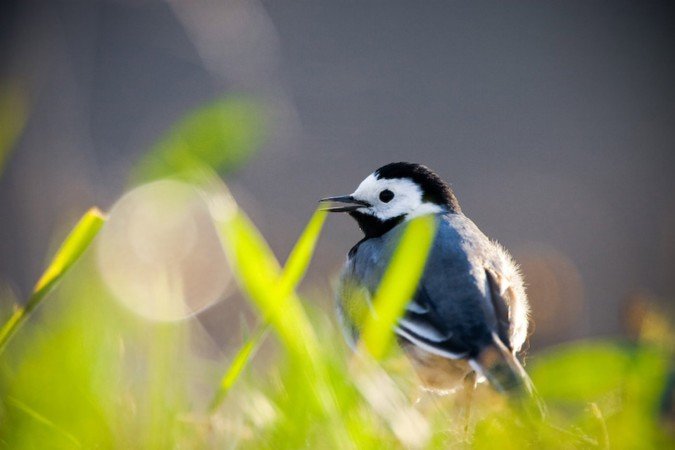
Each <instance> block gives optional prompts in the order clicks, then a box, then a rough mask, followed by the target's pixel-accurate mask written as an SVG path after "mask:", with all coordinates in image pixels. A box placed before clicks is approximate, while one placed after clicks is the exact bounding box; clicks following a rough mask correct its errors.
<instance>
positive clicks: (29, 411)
mask: <svg viewBox="0 0 675 450" xmlns="http://www.w3.org/2000/svg"><path fill="white" fill-rule="evenodd" d="M7 403H9V404H10V405H12V406H14V407H15V408H16V409H18V410H19V411H22V412H23V413H24V414H26V415H27V416H29V417H30V418H31V419H33V420H34V421H35V422H37V423H39V424H41V425H42V426H44V427H47V428H49V429H50V430H52V431H55V432H57V433H58V434H59V435H61V436H63V437H64V438H66V439H67V440H68V441H69V442H70V444H71V445H73V446H74V447H76V448H82V444H81V443H80V441H79V440H77V438H76V437H75V436H73V435H72V434H70V433H68V432H67V431H65V430H63V429H62V428H60V427H59V426H58V425H56V424H55V423H54V422H52V421H51V420H49V419H48V418H46V417H45V416H43V415H42V414H40V413H39V412H37V411H35V410H34V409H33V408H31V407H30V406H28V405H26V404H25V403H23V402H22V401H20V400H18V399H15V398H12V397H10V398H8V399H7Z"/></svg>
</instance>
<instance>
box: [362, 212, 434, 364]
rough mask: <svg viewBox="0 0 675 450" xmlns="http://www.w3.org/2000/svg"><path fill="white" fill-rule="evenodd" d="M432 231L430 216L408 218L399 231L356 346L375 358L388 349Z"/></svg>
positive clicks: (426, 251) (414, 286)
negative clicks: (389, 260)
mask: <svg viewBox="0 0 675 450" xmlns="http://www.w3.org/2000/svg"><path fill="white" fill-rule="evenodd" d="M435 234H436V221H435V218H434V217H433V216H422V217H418V218H415V219H413V220H411V221H410V223H409V224H408V225H407V228H406V230H405V231H404V232H403V235H402V237H401V241H400V243H399V245H398V247H397V248H396V250H395V252H394V255H393V257H392V259H391V262H390V263H389V267H388V268H387V270H386V272H385V274H384V276H383V277H382V281H381V282H380V286H379V287H378V289H377V293H376V294H375V297H374V299H373V312H372V314H370V315H369V316H368V318H367V319H366V323H365V326H364V329H363V333H362V336H361V344H360V345H362V346H364V347H365V349H366V350H367V352H368V353H370V355H372V356H373V357H374V358H375V359H382V358H383V357H384V356H385V355H386V354H387V351H388V350H389V347H390V345H391V341H392V334H393V329H394V326H395V325H396V322H397V320H398V319H399V318H400V317H401V314H403V311H404V310H405V306H406V304H407V303H408V302H409V301H410V299H411V298H412V296H413V295H414V293H415V290H416V289H417V284H418V283H419V280H420V277H421V276H422V273H423V271H424V266H425V265H426V261H427V256H428V254H429V250H430V249H431V244H432V242H433V239H434V236H435Z"/></svg>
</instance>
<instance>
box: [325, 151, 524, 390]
mask: <svg viewBox="0 0 675 450" xmlns="http://www.w3.org/2000/svg"><path fill="white" fill-rule="evenodd" d="M321 201H322V202H333V203H340V204H341V205H339V206H333V207H328V208H326V209H327V210H328V211H331V212H347V213H349V215H350V216H352V217H353V218H354V219H355V220H356V221H357V222H358V224H359V227H360V228H361V230H362V231H363V233H364V234H365V237H364V238H363V239H362V240H361V241H359V242H358V243H357V244H356V245H355V246H354V247H353V248H352V249H351V250H350V251H349V254H348V256H347V262H346V264H345V267H344V270H343V272H342V275H341V278H340V286H339V289H338V295H337V297H338V312H339V315H340V318H341V321H342V324H343V326H344V329H345V334H346V335H347V337H348V339H349V340H350V341H351V342H352V343H353V342H355V341H356V340H357V339H358V335H359V324H358V323H357V322H358V320H355V317H356V316H358V315H359V314H358V313H355V311H364V302H365V303H366V305H365V310H367V309H368V308H369V307H368V305H367V302H368V301H370V298H371V296H372V295H374V293H375V291H376V290H377V288H378V285H379V284H380V281H381V279H382V276H383V274H384V271H385V270H386V268H387V265H388V262H389V260H390V258H391V255H392V253H393V251H394V249H395V248H396V245H397V242H398V240H399V238H400V236H401V231H402V230H403V229H404V228H405V226H404V225H403V224H404V223H405V222H406V221H407V220H410V219H412V218H414V217H418V216H421V215H426V214H432V215H434V216H435V217H436V218H437V223H438V226H437V231H436V236H435V238H434V241H433V244H432V247H431V250H430V252H429V256H428V259H427V262H426V266H425V269H424V273H423V275H422V278H421V280H420V282H419V285H418V287H417V291H416V294H415V295H414V297H413V298H411V299H410V302H409V303H408V304H407V307H406V309H405V312H404V314H403V316H402V317H401V318H400V319H399V321H398V324H397V326H396V328H395V333H396V336H397V339H398V342H399V344H400V345H401V347H402V348H403V349H404V351H405V353H406V354H407V356H408V357H409V358H410V360H411V361H412V362H413V365H414V367H415V369H416V372H417V373H418V375H419V377H420V380H421V384H422V386H423V387H424V388H426V389H429V390H433V391H438V392H447V391H452V390H455V389H456V388H458V387H461V385H462V381H463V380H466V379H469V378H472V379H474V380H475V378H473V377H475V376H476V374H477V375H478V378H479V379H487V380H488V381H489V382H490V384H491V385H492V386H493V387H494V388H495V389H496V390H498V391H501V392H507V393H513V394H519V393H528V392H530V393H531V389H532V388H531V383H530V381H529V378H528V377H527V374H526V373H525V371H524V369H523V367H522V365H521V363H520V362H519V360H518V358H517V357H516V354H517V353H518V352H519V351H520V349H521V348H522V346H523V343H524V342H525V339H526V336H527V327H528V302H527V297H526V295H525V289H524V287H523V280H522V277H521V275H520V272H519V270H518V266H517V265H516V264H515V262H514V261H513V259H512V258H511V256H510V255H509V253H508V252H507V251H506V250H505V249H504V248H503V247H502V246H501V245H499V244H498V243H496V242H495V241H493V240H491V239H489V238H488V237H487V236H485V235H484V234H483V233H482V232H481V231H480V230H479V229H478V227H477V226H476V225H475V224H474V223H473V222H472V221H471V220H469V219H468V218H467V217H466V216H465V215H464V214H462V211H461V209H460V207H459V203H458V201H457V197H455V194H454V193H453V191H452V189H451V188H450V186H448V184H447V183H445V182H444V181H443V180H442V179H441V178H440V177H439V176H438V175H436V174H435V173H434V172H432V171H431V170H429V169H428V168H427V167H425V166H422V165H419V164H411V163H405V162H398V163H392V164H388V165H386V166H384V167H381V168H379V169H377V170H376V171H375V172H373V173H372V174H370V175H369V176H368V177H367V178H366V179H365V180H363V182H362V183H361V184H360V185H359V187H358V188H357V189H356V191H354V193H353V194H351V195H347V196H341V197H330V198H325V199H323V200H321Z"/></svg>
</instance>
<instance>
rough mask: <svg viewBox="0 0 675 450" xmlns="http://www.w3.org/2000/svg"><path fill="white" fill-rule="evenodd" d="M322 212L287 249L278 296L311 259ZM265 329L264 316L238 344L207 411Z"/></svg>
mask: <svg viewBox="0 0 675 450" xmlns="http://www.w3.org/2000/svg"><path fill="white" fill-rule="evenodd" d="M326 216H327V213H326V212H325V211H321V210H317V211H316V212H315V213H314V215H313V216H312V218H311V219H310V220H309V222H308V224H307V226H306V227H305V229H304V230H303V232H302V234H301V235H300V238H299V239H298V240H297V242H296V243H295V246H294V247H293V250H291V253H290V255H289V257H288V260H287V261H286V265H285V266H284V269H283V272H282V274H281V277H280V278H279V282H278V286H277V289H278V292H279V298H280V299H282V298H285V297H287V296H288V295H290V294H291V293H292V292H293V291H294V290H295V289H296V287H297V286H298V284H300V281H301V280H302V278H303V277H304V275H305V273H306V271H307V267H308V266H309V263H310V261H311V260H312V255H313V254H314V249H315V248H316V243H317V241H318V240H319V235H320V234H321V230H322V228H323V224H324V222H325V219H326ZM268 329H269V322H268V321H267V320H265V321H264V322H263V323H261V324H260V325H259V326H258V329H257V330H256V332H255V333H254V334H253V335H252V336H251V337H250V338H249V339H248V340H247V341H246V342H245V343H244V344H243V345H242V346H241V348H240V349H239V351H238V352H237V354H236V355H235V357H234V358H233V360H232V362H231V363H230V366H229V368H228V369H227V371H226V372H225V375H223V378H222V379H221V382H220V386H219V389H218V391H217V392H216V395H215V396H214V398H213V401H212V402H211V406H210V410H211V412H213V411H215V410H216V409H217V408H218V406H219V405H220V404H221V403H222V401H223V400H224V399H225V396H226V395H227V392H228V391H229V390H230V389H231V388H232V386H233V385H234V383H235V382H236V381H237V379H238V378H239V376H240V375H241V373H242V372H243V371H244V369H245V368H246V366H247V365H248V362H249V361H250V360H251V359H252V358H253V356H255V352H256V350H257V349H258V347H259V346H260V344H261V343H262V342H263V340H264V339H265V336H267V330H268Z"/></svg>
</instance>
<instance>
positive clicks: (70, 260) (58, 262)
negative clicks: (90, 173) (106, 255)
mask: <svg viewBox="0 0 675 450" xmlns="http://www.w3.org/2000/svg"><path fill="white" fill-rule="evenodd" d="M104 222H105V217H104V216H103V214H102V213H101V211H99V210H98V209H97V208H91V209H90V210H89V211H87V212H86V213H85V214H84V216H82V218H81V219H80V221H79V222H78V223H77V225H75V227H74V228H73V229H72V231H71V232H70V234H69V235H68V237H66V239H65V240H64V241H63V243H62V244H61V247H60V248H59V249H58V251H57V252H56V255H54V258H53V259H52V261H51V263H50V264H49V266H48V267H47V269H46V270H45V271H44V273H43V274H42V276H41V277H40V279H39V280H38V282H37V283H36V284H35V287H34V288H33V293H32V294H31V296H30V298H29V299H28V301H27V302H26V304H25V305H24V306H22V307H18V308H16V309H15V311H14V314H12V316H11V317H10V318H9V320H8V321H7V323H5V325H3V327H2V328H1V329H0V352H2V350H4V348H5V346H6V345H7V342H9V340H10V339H11V337H12V336H13V335H14V333H15V332H16V330H18V328H19V327H20V326H21V324H22V323H23V322H24V321H25V320H26V318H27V317H28V316H29V315H30V313H31V312H32V311H33V310H34V309H35V308H36V307H37V306H38V305H39V304H40V302H41V301H42V300H43V299H44V297H45V296H46V295H47V294H48V293H49V292H50V291H51V289H52V288H53V287H54V286H55V285H56V283H58V281H59V280H60V279H61V278H62V277H63V276H64V275H65V274H66V272H67V271H68V269H70V268H71V267H72V266H73V264H75V262H76V261H77V260H78V259H79V258H80V256H82V253H84V251H85V250H86V249H87V248H88V247H89V245H90V244H91V242H92V241H93V239H94V237H96V235H97V234H98V232H99V230H100V229H101V227H102V226H103V223H104Z"/></svg>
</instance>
